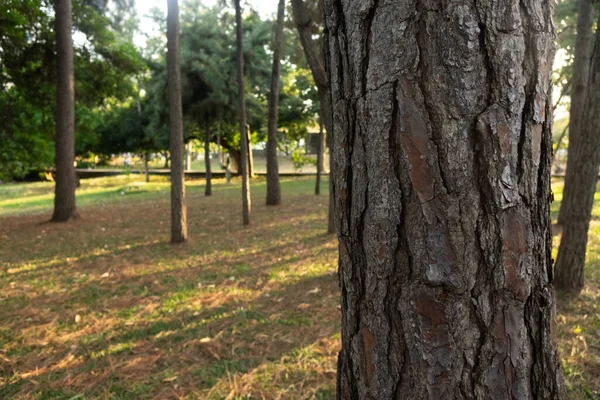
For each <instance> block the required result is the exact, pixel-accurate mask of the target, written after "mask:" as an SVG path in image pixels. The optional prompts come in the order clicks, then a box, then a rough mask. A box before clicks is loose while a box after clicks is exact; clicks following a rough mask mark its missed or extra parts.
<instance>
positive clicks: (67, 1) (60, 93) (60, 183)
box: [52, 0, 79, 222]
mask: <svg viewBox="0 0 600 400" xmlns="http://www.w3.org/2000/svg"><path fill="white" fill-rule="evenodd" d="M55 12H56V67H57V86H56V133H55V162H56V185H55V188H54V212H53V214H52V221H54V222H64V221H68V220H70V219H72V218H77V217H78V216H79V215H78V214H77V208H76V205H75V189H76V188H77V176H76V173H75V165H74V162H75V88H74V85H75V82H74V81H75V78H74V73H73V39H72V37H71V27H72V20H71V0H57V1H56V5H55Z"/></svg>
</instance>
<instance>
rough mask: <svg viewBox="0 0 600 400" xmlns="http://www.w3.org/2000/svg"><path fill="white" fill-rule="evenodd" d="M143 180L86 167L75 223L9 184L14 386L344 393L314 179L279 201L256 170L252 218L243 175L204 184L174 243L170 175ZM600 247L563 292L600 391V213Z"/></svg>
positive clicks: (3, 189) (333, 285) (1, 349)
mask: <svg viewBox="0 0 600 400" xmlns="http://www.w3.org/2000/svg"><path fill="white" fill-rule="evenodd" d="M139 179H140V178H139V177H127V176H119V177H111V178H100V179H93V180H83V181H82V187H81V188H80V190H78V204H79V208H80V213H81V215H82V217H83V218H82V219H80V220H77V221H73V222H71V223H68V224H49V223H47V222H46V221H47V220H48V219H49V217H50V211H51V206H52V200H53V196H52V190H53V186H52V184H50V183H34V184H15V185H12V184H11V185H2V186H0V287H1V290H2V291H1V292H0V320H1V321H2V324H1V325H0V398H1V399H5V398H6V399H66V400H68V399H73V400H74V399H153V398H156V399H171V398H172V399H179V398H189V399H195V398H207V399H222V398H230V399H254V398H268V399H274V398H281V399H330V398H334V393H335V369H336V362H337V351H338V349H339V340H340V337H339V333H338V332H339V329H340V326H339V319H340V311H339V308H338V300H339V297H338V285H337V275H336V261H337V245H336V241H335V239H334V238H333V237H332V236H328V235H325V234H324V232H325V230H326V223H327V221H326V215H327V201H328V198H327V196H314V195H313V194H312V191H313V186H314V178H297V179H286V180H284V181H283V182H282V191H283V195H284V204H283V205H282V206H280V207H276V208H267V207H266V206H265V205H264V198H265V195H266V194H265V183H264V180H263V179H260V178H257V179H255V180H253V186H252V193H253V214H252V225H251V226H250V227H248V228H242V227H241V226H240V219H241V204H240V203H241V202H240V187H239V181H233V183H232V184H231V185H226V184H225V183H224V181H216V182H215V185H214V187H213V193H214V194H213V196H212V197H210V198H206V197H204V195H203V191H204V186H203V185H202V182H191V183H189V184H188V185H187V188H188V192H187V193H188V221H189V231H190V237H191V241H190V242H189V243H188V244H185V245H181V246H172V245H170V244H168V239H169V223H170V217H169V191H168V183H167V182H166V181H164V180H160V178H156V177H153V182H151V183H150V184H147V185H144V184H139V183H136V182H137V181H139ZM561 190H562V188H561V184H560V182H555V191H556V200H557V202H556V203H555V204H554V206H553V210H554V211H555V212H556V210H557V209H558V201H560V198H561ZM324 193H327V192H326V190H325V191H324ZM594 213H595V215H598V216H600V197H599V198H598V207H597V208H596V209H595V210H594ZM588 258H589V266H588V269H587V276H586V277H587V279H588V286H587V288H586V290H585V291H584V292H583V293H582V295H581V296H580V297H579V298H577V299H568V298H566V297H563V296H561V297H560V298H559V315H558V322H559V329H558V338H559V341H560V347H561V352H562V356H563V360H564V370H565V372H566V380H567V384H568V388H569V392H570V395H571V398H574V399H594V398H599V396H600V221H599V220H597V219H595V220H594V221H593V222H592V232H591V235H590V251H589V254H588Z"/></svg>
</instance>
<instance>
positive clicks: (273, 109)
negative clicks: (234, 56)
mask: <svg viewBox="0 0 600 400" xmlns="http://www.w3.org/2000/svg"><path fill="white" fill-rule="evenodd" d="M284 18H285V0H279V5H278V7H277V21H276V22H275V29H274V34H273V66H272V68H271V88H270V92H269V126H268V137H267V205H268V206H276V205H278V204H281V186H280V184H279V163H278V161H277V110H278V107H279V76H280V70H281V45H282V41H283V20H284Z"/></svg>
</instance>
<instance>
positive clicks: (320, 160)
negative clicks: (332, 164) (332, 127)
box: [315, 118, 327, 196]
mask: <svg viewBox="0 0 600 400" xmlns="http://www.w3.org/2000/svg"><path fill="white" fill-rule="evenodd" d="M326 143H327V141H326V137H325V130H324V129H323V118H319V149H318V150H317V179H316V182H315V194H316V195H317V196H318V195H320V194H321V175H322V173H323V172H325V147H326V146H327V145H326Z"/></svg>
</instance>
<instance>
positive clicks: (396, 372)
mask: <svg viewBox="0 0 600 400" xmlns="http://www.w3.org/2000/svg"><path fill="white" fill-rule="evenodd" d="M325 4H326V6H325V8H326V9H325V15H326V34H327V35H328V37H329V43H328V46H329V47H328V49H329V54H330V55H329V57H328V60H329V68H328V69H329V71H330V74H331V88H332V103H333V104H334V110H335V113H334V122H333V126H334V130H335V131H334V135H333V140H334V145H333V146H332V149H333V155H334V163H335V165H334V168H333V171H334V173H335V202H336V204H335V212H336V223H337V228H338V239H339V241H340V246H339V248H340V251H339V271H340V285H341V292H342V350H341V352H340V356H339V363H338V367H339V369H338V398H339V399H436V400H444V399H452V400H456V399H481V400H483V399H492V400H495V399H562V398H565V395H564V387H563V383H562V375H561V368H560V361H559V356H558V350H557V347H556V345H555V343H554V341H553V333H554V314H555V296H554V289H553V286H552V258H551V257H552V255H551V250H552V243H551V238H552V234H551V221H550V201H551V192H550V163H551V157H552V156H551V153H552V140H551V123H552V113H551V110H552V104H551V98H552V97H551V82H550V75H551V71H552V60H553V55H554V48H553V47H554V45H553V43H554V32H553V24H552V7H551V2H550V1H547V0H524V1H522V2H521V3H513V2H494V3H492V2H480V1H476V0H467V1H462V2H458V3H457V2H445V3H443V5H442V3H436V2H430V1H418V2H398V1H396V2H393V1H379V2H377V1H375V2H371V3H368V4H369V5H367V3H364V2H351V1H347V2H339V1H338V0H326V1H325Z"/></svg>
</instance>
